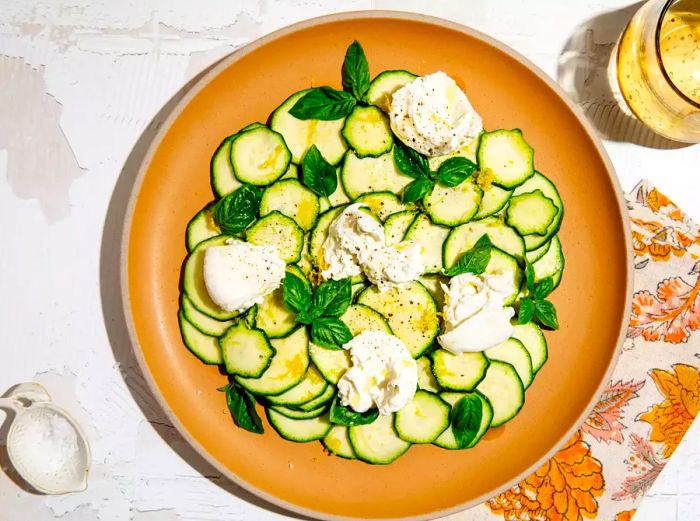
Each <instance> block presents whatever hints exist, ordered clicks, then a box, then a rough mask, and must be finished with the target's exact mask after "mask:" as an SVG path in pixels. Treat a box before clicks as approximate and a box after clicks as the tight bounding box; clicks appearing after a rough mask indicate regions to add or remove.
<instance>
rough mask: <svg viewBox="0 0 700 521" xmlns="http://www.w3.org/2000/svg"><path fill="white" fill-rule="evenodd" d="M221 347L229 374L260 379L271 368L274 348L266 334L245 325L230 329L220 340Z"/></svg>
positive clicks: (241, 324)
mask: <svg viewBox="0 0 700 521" xmlns="http://www.w3.org/2000/svg"><path fill="white" fill-rule="evenodd" d="M219 346H221V353H222V355H223V359H224V368H225V369H226V372H227V373H228V374H237V375H240V376H247V377H249V378H258V377H259V376H260V375H261V374H263V373H264V372H265V370H266V369H267V368H268V367H270V363H271V362H272V357H273V356H274V355H275V350H274V348H273V347H272V346H271V345H270V341H269V340H268V339H267V336H266V335H265V333H264V332H263V331H261V330H259V329H249V328H248V327H247V326H246V325H245V323H243V322H240V323H239V324H237V325H235V326H233V327H230V328H229V329H228V331H226V333H225V334H224V335H223V336H222V337H221V338H219Z"/></svg>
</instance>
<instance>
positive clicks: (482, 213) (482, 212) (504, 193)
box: [474, 185, 513, 219]
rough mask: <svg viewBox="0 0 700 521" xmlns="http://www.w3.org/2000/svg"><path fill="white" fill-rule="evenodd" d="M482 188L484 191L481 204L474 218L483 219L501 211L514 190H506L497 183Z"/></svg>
mask: <svg viewBox="0 0 700 521" xmlns="http://www.w3.org/2000/svg"><path fill="white" fill-rule="evenodd" d="M482 190H483V191H484V193H483V195H482V196H481V204H480V205H479V210H478V211H477V212H476V215H475V216H474V219H483V218H484V217H488V216H489V215H493V214H495V213H498V212H500V211H501V210H502V209H503V208H505V206H506V204H508V200H509V199H510V197H511V195H513V190H506V189H505V188H501V187H500V186H496V185H491V186H489V187H488V188H482Z"/></svg>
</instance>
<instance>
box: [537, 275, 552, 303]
mask: <svg viewBox="0 0 700 521" xmlns="http://www.w3.org/2000/svg"><path fill="white" fill-rule="evenodd" d="M553 290H554V281H553V280H552V277H546V278H544V279H542V280H541V281H539V282H538V283H537V284H536V285H535V300H544V299H546V298H547V296H548V295H549V294H550V293H551V292H552V291H553Z"/></svg>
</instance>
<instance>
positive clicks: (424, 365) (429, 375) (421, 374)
mask: <svg viewBox="0 0 700 521" xmlns="http://www.w3.org/2000/svg"><path fill="white" fill-rule="evenodd" d="M416 364H417V367H418V389H421V390H423V391H430V392H431V393H438V392H440V386H439V385H438V383H437V380H435V375H434V374H433V367H432V364H431V363H430V357H428V356H421V357H420V358H419V359H418V360H416Z"/></svg>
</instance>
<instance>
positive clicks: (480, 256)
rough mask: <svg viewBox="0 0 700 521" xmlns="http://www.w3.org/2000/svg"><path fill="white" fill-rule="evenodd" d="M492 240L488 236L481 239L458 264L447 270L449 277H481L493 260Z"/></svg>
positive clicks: (485, 235)
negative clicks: (465, 275)
mask: <svg viewBox="0 0 700 521" xmlns="http://www.w3.org/2000/svg"><path fill="white" fill-rule="evenodd" d="M491 248H492V244H491V239H489V236H488V235H487V234H484V235H482V236H481V237H479V240H478V241H476V243H475V244H474V246H473V247H472V249H471V250H469V251H466V252H465V253H464V255H462V257H461V258H460V259H459V260H458V261H457V263H456V264H455V265H454V266H452V267H451V268H448V269H446V270H445V274H446V275H447V276H448V277H454V276H455V275H459V274H461V273H473V274H474V275H479V274H481V273H483V272H484V270H485V269H486V266H488V264H489V261H490V260H491Z"/></svg>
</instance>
